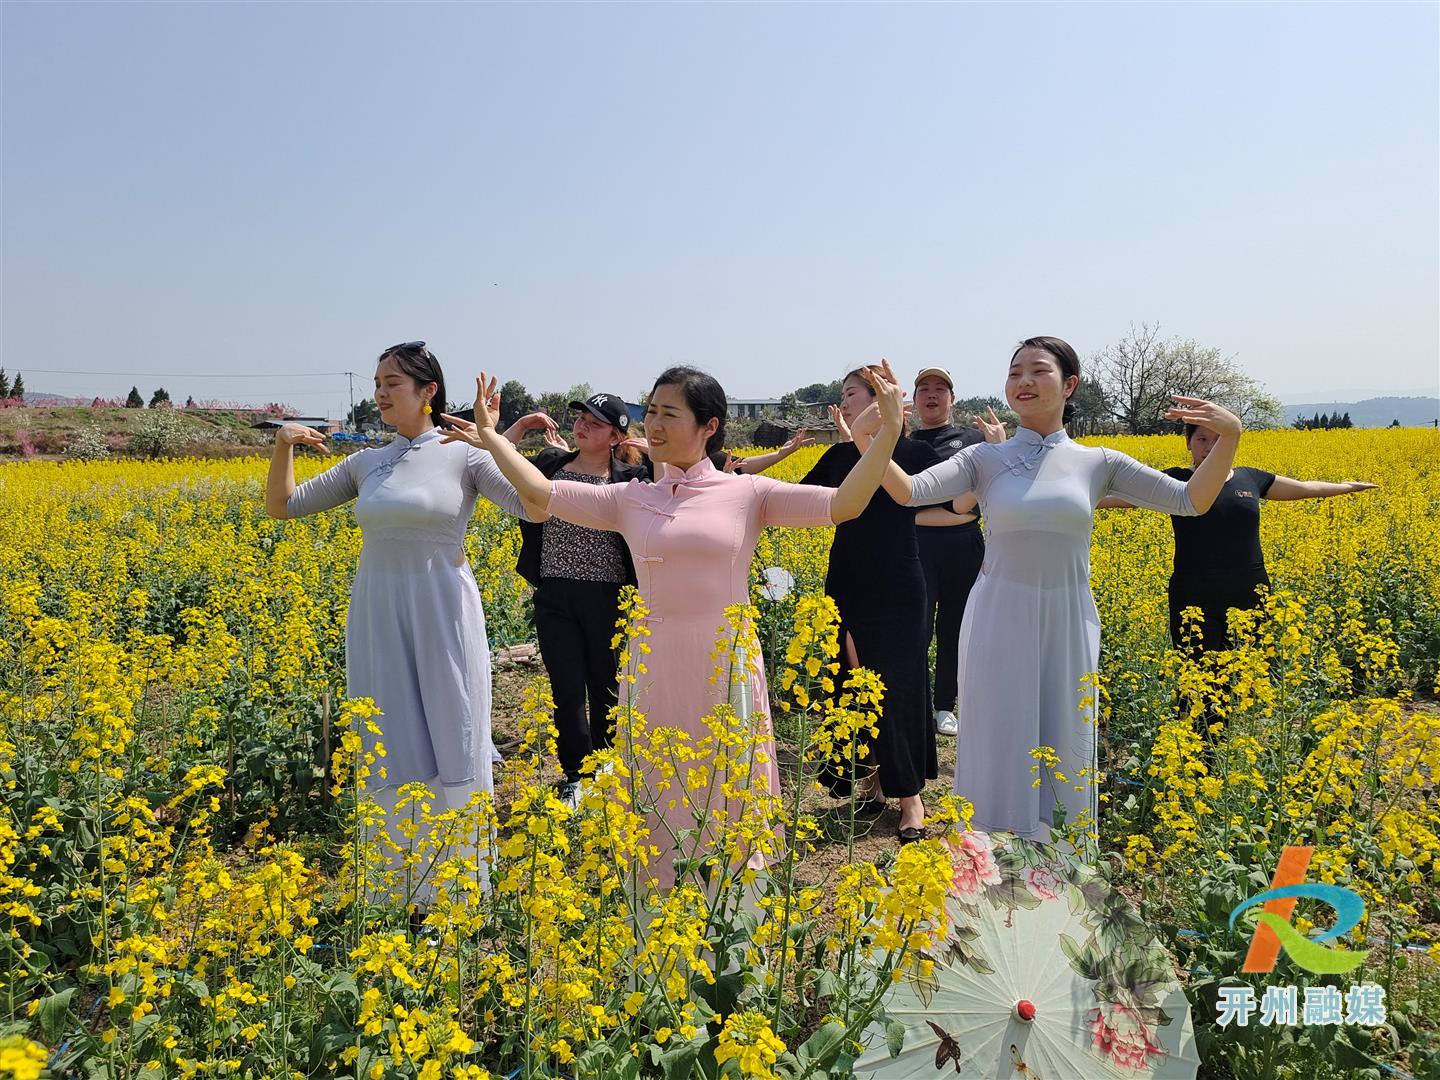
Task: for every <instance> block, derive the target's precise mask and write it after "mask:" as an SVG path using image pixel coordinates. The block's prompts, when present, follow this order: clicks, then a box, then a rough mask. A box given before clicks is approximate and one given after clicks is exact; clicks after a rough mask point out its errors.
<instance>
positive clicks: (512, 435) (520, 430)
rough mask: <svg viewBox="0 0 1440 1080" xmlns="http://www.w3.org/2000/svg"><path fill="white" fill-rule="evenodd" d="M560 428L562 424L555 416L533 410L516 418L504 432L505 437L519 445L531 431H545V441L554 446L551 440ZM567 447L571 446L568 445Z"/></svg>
mask: <svg viewBox="0 0 1440 1080" xmlns="http://www.w3.org/2000/svg"><path fill="white" fill-rule="evenodd" d="M559 428H560V425H559V424H557V423H556V422H555V418H554V417H553V416H551V415H550V414H549V413H543V412H532V413H526V414H525V415H524V416H522V417H520V419H519V420H516V421H515V422H514V423H513V424H511V425H510V426H509V427H507V428H506V429H505V431H504V432H503V434H504V435H505V438H507V439H509V440H510V441H511V442H512V443H514V444H515V445H516V446H519V445H520V440H522V439H523V438H525V436H526V435H528V434H529V433H530V432H532V431H542V432H544V433H545V441H546V442H547V443H549V444H550V445H551V446H554V445H555V443H554V442H553V441H552V440H551V436H552V435H555V434H557V433H558V431H559ZM566 449H569V448H568V447H567V448H566Z"/></svg>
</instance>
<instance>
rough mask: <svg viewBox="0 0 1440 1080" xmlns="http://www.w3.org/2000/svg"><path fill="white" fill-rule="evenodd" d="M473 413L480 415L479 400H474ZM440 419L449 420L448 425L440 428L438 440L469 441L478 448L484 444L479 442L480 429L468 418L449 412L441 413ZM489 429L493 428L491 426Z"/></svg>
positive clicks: (481, 447)
mask: <svg viewBox="0 0 1440 1080" xmlns="http://www.w3.org/2000/svg"><path fill="white" fill-rule="evenodd" d="M475 415H476V416H479V415H480V402H479V401H478V400H477V401H476V402H475ZM440 418H441V419H442V420H446V421H449V424H450V426H449V427H443V428H441V429H440V441H441V442H442V443H452V442H463V443H469V444H470V445H471V446H474V447H476V448H478V449H480V450H484V449H485V446H484V445H483V444H482V443H481V442H480V429H479V428H478V427H476V426H475V425H474V424H472V423H471V422H470V421H469V420H461V419H460V417H458V416H451V415H450V414H449V413H441V414H440ZM490 430H492V431H493V430H494V428H491V429H490Z"/></svg>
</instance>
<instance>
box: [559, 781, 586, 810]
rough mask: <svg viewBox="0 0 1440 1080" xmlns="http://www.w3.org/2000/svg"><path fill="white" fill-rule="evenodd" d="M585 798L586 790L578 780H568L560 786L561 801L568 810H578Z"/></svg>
mask: <svg viewBox="0 0 1440 1080" xmlns="http://www.w3.org/2000/svg"><path fill="white" fill-rule="evenodd" d="M584 798H585V789H584V787H583V786H582V785H581V783H580V781H578V780H567V781H565V782H564V783H562V784H561V785H560V791H559V799H560V801H561V802H562V803H564V804H565V806H566V808H567V809H570V810H578V809H579V808H580V803H581V802H582V801H583V800H584Z"/></svg>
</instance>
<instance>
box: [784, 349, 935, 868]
mask: <svg viewBox="0 0 1440 1080" xmlns="http://www.w3.org/2000/svg"><path fill="white" fill-rule="evenodd" d="M874 400H875V393H874V391H873V390H871V388H870V384H869V383H868V382H867V381H866V380H865V378H864V376H863V375H862V374H861V372H860V370H858V369H857V370H855V371H852V372H850V374H848V375H846V376H845V380H844V382H843V383H842V384H841V404H840V412H841V415H842V416H843V417H844V420H845V422H846V423H847V424H853V423H854V422H855V419H856V417H858V416H859V415H860V414H861V413H862V412H864V411H865V410H866V409H867V408H869V407H870V406H871V404H872V403H873V402H874ZM892 456H893V459H894V461H895V463H896V464H897V465H899V466H900V468H902V469H904V470H905V472H907V473H909V474H911V475H913V474H915V473H918V472H922V471H923V470H925V469H928V468H929V467H930V466H931V465H934V464H936V463H937V462H938V461H939V460H940V458H939V456H938V455H937V454H936V453H935V451H934V450H932V449H931V448H930V447H928V446H926V445H924V444H923V443H919V442H916V441H915V440H913V439H907V438H905V437H903V436H902V437H901V438H900V441H899V442H898V443H897V444H896V446H895V452H894V454H893V455H892ZM859 460H860V451H859V450H858V449H857V448H856V446H855V444H854V443H851V442H847V443H837V444H836V445H834V446H832V447H830V448H829V449H828V450H826V451H825V453H824V454H823V455H822V456H821V458H820V460H819V461H818V462H816V463H815V467H814V468H812V469H811V470H810V472H809V473H807V474H806V476H805V478H804V479H803V480H801V481H800V482H801V483H802V484H818V485H820V486H823V487H839V486H840V484H841V483H842V482H843V481H844V479H845V477H846V476H847V475H848V474H849V472H850V470H851V469H852V468H854V467H855V464H856V462H858V461H859ZM825 592H826V593H827V594H828V595H829V596H831V597H832V598H833V599H834V600H835V604H836V606H837V607H839V609H840V636H841V642H842V646H841V665H842V667H844V668H846V669H847V670H848V669H849V668H854V667H866V668H869V669H870V670H871V671H874V672H875V673H876V674H878V675H879V676H880V678H881V680H882V681H883V682H884V684H885V696H884V699H883V700H882V703H881V715H880V722H879V725H878V727H879V730H880V734H879V736H878V737H877V738H876V739H875V742H874V745H873V746H872V747H871V751H870V755H871V756H870V757H869V758H868V759H867V769H868V768H869V764H868V763H869V762H874V764H875V765H876V766H877V768H876V769H874V770H873V771H870V772H869V773H868V775H867V776H866V777H865V779H864V780H862V781H860V789H859V791H857V792H856V793H855V794H856V796H857V797H858V799H859V800H861V801H860V809H861V810H862V811H864V812H874V813H878V812H879V811H880V810H881V809H883V808H884V800H885V799H886V798H893V799H898V800H899V803H900V826H899V830H898V836H899V838H900V841H901V842H902V843H909V842H910V841H912V840H920V839H923V838H924V837H925V804H924V803H923V802H922V801H921V799H920V792H921V790H922V789H923V788H924V787H925V781H926V780H933V779H934V778H935V777H936V775H937V769H936V755H935V729H934V726H933V725H932V724H931V722H930V687H929V675H930V672H929V662H928V657H927V655H926V654H927V652H928V650H927V644H928V642H927V637H926V629H927V626H926V621H925V573H924V570H923V569H922V568H921V565H920V553H919V546H918V543H917V541H916V539H915V508H914V507H906V506H900V505H899V504H897V503H896V502H895V500H893V499H892V498H890V496H889V495H887V494H886V493H885V492H884V491H877V492H876V493H875V495H874V496H873V497H872V498H871V500H870V503H869V505H868V506H867V507H866V508H865V510H864V512H863V513H862V514H861V515H860V516H859V517H858V518H855V519H854V520H853V521H847V522H845V523H844V524H841V525H837V526H836V528H835V540H834V543H833V544H832V545H831V547H830V566H829V569H828V571H827V573H826V575H825ZM830 787H831V790H832V791H834V792H835V793H836V794H837V795H844V794H849V791H848V778H846V777H839V776H834V777H831V778H830Z"/></svg>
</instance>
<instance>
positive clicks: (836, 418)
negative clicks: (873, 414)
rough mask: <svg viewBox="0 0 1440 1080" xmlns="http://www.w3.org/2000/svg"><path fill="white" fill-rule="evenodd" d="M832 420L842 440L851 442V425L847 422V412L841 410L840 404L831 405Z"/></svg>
mask: <svg viewBox="0 0 1440 1080" xmlns="http://www.w3.org/2000/svg"><path fill="white" fill-rule="evenodd" d="M877 415H878V413H877ZM830 422H831V423H832V424H834V425H835V430H836V431H838V432H839V433H840V438H839V440H838V441H840V442H850V441H851V438H852V436H851V434H850V425H849V424H847V423H845V414H844V413H843V412H841V411H840V406H839V405H831V406H830Z"/></svg>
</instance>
